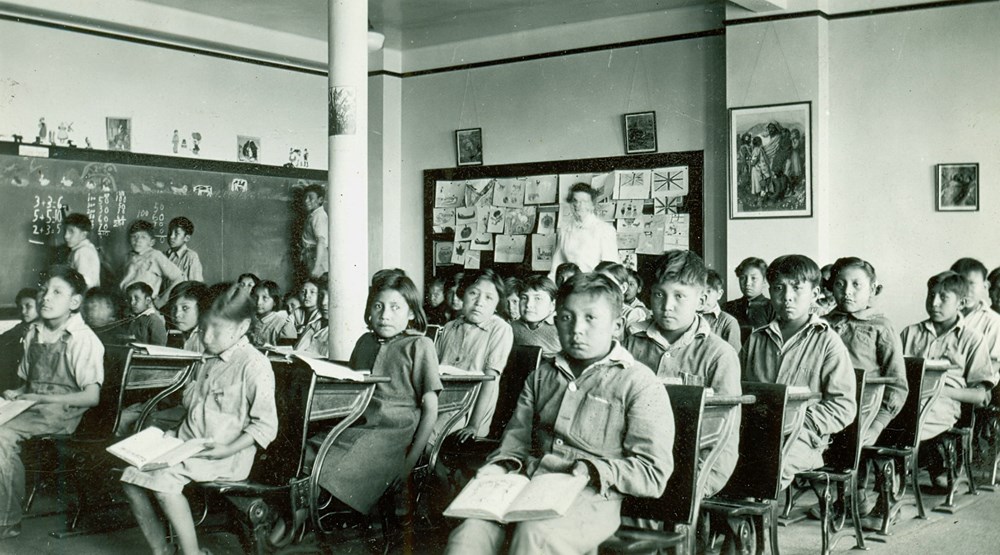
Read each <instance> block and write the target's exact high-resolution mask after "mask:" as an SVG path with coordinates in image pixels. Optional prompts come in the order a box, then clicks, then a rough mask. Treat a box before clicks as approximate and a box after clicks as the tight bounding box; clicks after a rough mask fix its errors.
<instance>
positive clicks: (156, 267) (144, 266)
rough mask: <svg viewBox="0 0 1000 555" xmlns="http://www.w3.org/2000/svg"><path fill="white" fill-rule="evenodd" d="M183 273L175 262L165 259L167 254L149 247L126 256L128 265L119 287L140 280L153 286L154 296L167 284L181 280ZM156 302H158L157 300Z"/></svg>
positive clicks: (122, 287)
mask: <svg viewBox="0 0 1000 555" xmlns="http://www.w3.org/2000/svg"><path fill="white" fill-rule="evenodd" d="M183 279H184V274H183V273H181V270H180V268H178V267H177V265H176V264H174V263H173V262H171V261H170V260H168V259H167V255H165V254H163V253H162V252H160V251H158V250H155V249H149V250H148V251H146V252H144V253H142V254H138V253H135V252H133V253H131V254H129V257H128V265H127V266H126V267H125V276H124V277H123V278H122V281H121V284H120V285H121V289H122V291H124V290H125V288H126V287H128V286H129V285H132V284H133V283H135V282H137V281H141V282H143V283H145V284H146V285H148V286H150V287H152V288H153V298H156V297H157V296H158V295H159V294H160V292H161V291H165V290H166V289H167V286H168V285H171V284H174V283H177V282H179V281H183ZM157 304H160V303H159V302H158V303H157Z"/></svg>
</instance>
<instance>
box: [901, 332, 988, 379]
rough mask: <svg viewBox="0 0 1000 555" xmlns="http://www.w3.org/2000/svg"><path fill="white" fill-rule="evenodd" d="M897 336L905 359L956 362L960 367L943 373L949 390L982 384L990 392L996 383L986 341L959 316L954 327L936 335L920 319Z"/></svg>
mask: <svg viewBox="0 0 1000 555" xmlns="http://www.w3.org/2000/svg"><path fill="white" fill-rule="evenodd" d="M900 337H901V339H902V341H903V354H904V355H905V356H912V357H923V358H929V359H946V360H950V361H952V362H955V363H957V364H958V366H960V368H957V369H952V370H948V372H947V373H946V374H945V379H946V380H947V381H946V382H945V383H946V384H948V385H950V386H952V387H968V386H974V385H978V384H985V385H986V388H987V389H990V388H992V387H993V386H994V385H996V383H997V375H996V373H995V372H994V370H993V366H992V365H991V364H990V359H989V347H988V346H987V345H986V341H985V340H984V339H983V336H982V335H980V334H979V332H977V331H976V330H974V329H972V328H971V327H970V326H969V325H968V323H967V322H966V321H965V319H964V318H963V317H962V316H961V315H959V317H958V320H957V321H956V322H955V325H953V326H952V327H950V328H948V329H947V330H945V331H944V332H943V333H941V334H940V335H938V333H937V330H935V329H934V323H933V322H931V321H930V320H924V321H923V322H920V323H919V324H912V325H909V326H906V328H904V329H903V332H902V334H900Z"/></svg>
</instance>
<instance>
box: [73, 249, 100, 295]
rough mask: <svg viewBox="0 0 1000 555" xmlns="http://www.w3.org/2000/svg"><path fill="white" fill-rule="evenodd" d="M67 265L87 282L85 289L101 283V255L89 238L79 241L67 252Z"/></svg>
mask: <svg viewBox="0 0 1000 555" xmlns="http://www.w3.org/2000/svg"><path fill="white" fill-rule="evenodd" d="M69 265H70V267H72V268H73V269H74V270H76V271H77V272H80V275H82V276H83V279H84V281H86V282H87V289H90V288H91V287H99V286H100V285H101V256H100V255H99V254H98V253H97V247H95V246H94V244H93V243H91V242H90V239H84V240H83V241H80V244H78V245H77V246H75V247H73V250H71V251H70V253H69Z"/></svg>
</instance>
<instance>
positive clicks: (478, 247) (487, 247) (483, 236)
mask: <svg viewBox="0 0 1000 555" xmlns="http://www.w3.org/2000/svg"><path fill="white" fill-rule="evenodd" d="M469 248H471V249H472V250H474V251H491V250H493V234H492V233H488V232H484V233H477V234H476V236H475V237H473V238H472V245H470V247H469Z"/></svg>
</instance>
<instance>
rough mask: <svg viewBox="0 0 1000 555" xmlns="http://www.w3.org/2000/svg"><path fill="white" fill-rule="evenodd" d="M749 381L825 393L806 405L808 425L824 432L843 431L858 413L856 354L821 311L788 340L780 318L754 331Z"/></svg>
mask: <svg viewBox="0 0 1000 555" xmlns="http://www.w3.org/2000/svg"><path fill="white" fill-rule="evenodd" d="M740 362H741V364H742V365H743V379H744V380H746V381H754V382H764V383H779V384H785V385H789V386H805V387H808V388H809V390H810V391H812V392H814V393H820V394H821V395H822V398H821V399H820V401H819V402H818V403H815V404H813V405H810V406H809V407H807V408H806V422H805V425H806V426H808V427H810V429H811V430H812V431H814V432H816V434H817V435H820V436H828V435H830V434H832V433H835V432H839V431H840V430H843V429H844V428H845V427H847V425H848V424H850V423H851V422H852V421H853V420H854V416H855V413H856V412H857V400H856V399H855V391H856V390H857V385H856V383H855V378H854V367H853V366H852V365H851V355H850V354H849V353H848V352H847V347H845V346H844V342H843V341H841V340H840V336H838V335H837V332H835V331H833V329H832V328H831V327H830V324H828V323H827V322H826V321H824V320H822V319H820V317H819V316H816V315H815V314H810V315H809V320H808V322H806V325H805V326H803V328H802V329H801V330H799V331H798V332H796V333H795V335H793V336H792V337H790V338H788V341H785V340H783V339H782V337H781V329H780V328H779V326H778V321H777V320H774V321H772V322H771V323H770V324H768V325H767V326H764V327H763V328H758V329H756V330H754V332H753V333H751V334H750V337H749V338H748V339H747V342H746V344H745V345H744V346H743V351H742V352H741V353H740Z"/></svg>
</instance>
